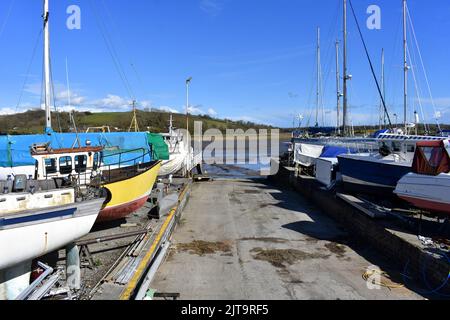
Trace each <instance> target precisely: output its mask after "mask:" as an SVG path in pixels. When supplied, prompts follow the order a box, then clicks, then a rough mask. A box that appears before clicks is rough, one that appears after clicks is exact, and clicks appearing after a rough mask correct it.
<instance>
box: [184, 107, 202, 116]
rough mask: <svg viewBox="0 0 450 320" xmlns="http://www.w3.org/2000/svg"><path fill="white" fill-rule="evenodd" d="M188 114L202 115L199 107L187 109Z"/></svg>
mask: <svg viewBox="0 0 450 320" xmlns="http://www.w3.org/2000/svg"><path fill="white" fill-rule="evenodd" d="M188 112H189V113H190V114H195V115H197V114H203V110H202V109H201V108H199V106H195V107H189V108H188Z"/></svg>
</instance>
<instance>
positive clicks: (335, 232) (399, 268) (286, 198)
mask: <svg viewBox="0 0 450 320" xmlns="http://www.w3.org/2000/svg"><path fill="white" fill-rule="evenodd" d="M250 181H251V182H252V183H259V184H261V186H260V189H261V190H262V191H263V190H267V191H269V193H270V195H271V196H272V197H273V198H274V199H276V200H278V201H279V202H278V204H276V205H274V206H277V207H280V208H283V209H288V210H293V211H298V212H302V213H303V214H306V215H308V216H309V217H310V218H311V220H312V221H298V222H294V223H289V224H286V225H283V226H282V228H285V229H288V230H291V231H295V232H298V233H300V234H303V235H306V236H308V237H310V238H312V239H316V240H323V241H329V242H332V243H334V244H339V245H345V246H347V247H349V248H350V249H352V250H353V251H355V252H356V253H357V254H358V255H360V256H361V257H363V258H364V259H365V260H367V261H368V262H369V263H368V267H369V265H374V266H378V267H379V268H380V269H381V270H383V271H384V272H386V274H387V275H388V276H389V278H390V279H391V280H392V281H394V282H396V283H401V284H404V285H405V287H406V288H407V289H409V290H411V291H414V292H416V293H417V294H419V295H421V296H423V297H425V298H427V299H450V295H449V296H447V295H446V294H443V293H437V292H436V291H435V290H433V289H434V288H430V286H429V285H428V284H426V283H425V281H424V279H421V278H420V275H415V276H411V275H412V272H411V270H409V269H408V265H399V264H398V263H395V262H393V261H392V260H390V259H389V258H387V257H385V256H383V255H381V254H380V253H378V251H376V249H375V248H374V247H372V246H371V245H369V244H367V243H366V242H365V241H364V240H362V239H359V238H356V237H354V236H352V235H351V234H349V233H348V232H347V231H345V227H344V226H342V225H340V224H339V223H338V222H336V221H335V220H333V219H332V218H331V217H329V216H328V215H326V214H324V213H323V212H322V211H321V210H320V209H318V208H317V207H315V206H314V205H313V204H312V203H311V202H310V201H308V200H307V199H306V198H305V197H304V196H302V195H300V194H299V193H297V192H296V191H295V190H293V189H292V188H291V187H289V186H282V185H280V184H277V183H274V182H271V181H269V180H260V179H256V180H252V179H250ZM274 190H279V191H280V192H274ZM293 200H294V201H293ZM360 276H361V277H362V274H361V275H360ZM362 281H363V280H362ZM435 288H438V287H435Z"/></svg>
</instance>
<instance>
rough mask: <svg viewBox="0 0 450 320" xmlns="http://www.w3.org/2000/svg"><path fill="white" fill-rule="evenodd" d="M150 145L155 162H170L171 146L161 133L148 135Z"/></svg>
mask: <svg viewBox="0 0 450 320" xmlns="http://www.w3.org/2000/svg"><path fill="white" fill-rule="evenodd" d="M147 136H148V143H149V144H150V145H151V146H152V154H153V158H154V160H169V159H170V154H169V146H168V145H167V143H165V141H164V138H163V136H162V135H161V134H159V133H147Z"/></svg>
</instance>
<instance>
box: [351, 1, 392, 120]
mask: <svg viewBox="0 0 450 320" xmlns="http://www.w3.org/2000/svg"><path fill="white" fill-rule="evenodd" d="M349 3H350V8H351V10H352V13H353V18H354V19H355V22H356V26H357V27H358V32H359V35H360V37H361V41H362V43H363V45H364V50H365V52H366V56H367V59H368V61H369V65H370V69H371V71H372V76H373V78H374V80H375V83H376V85H377V89H378V93H379V95H380V97H381V100H382V102H383V108H384V112H385V113H386V116H387V119H388V122H389V127H390V128H391V129H392V122H391V117H390V116H389V112H388V110H387V107H386V103H385V101H384V97H383V94H382V92H381V88H380V84H379V82H378V79H377V76H376V74H375V70H374V68H373V64H372V60H371V58H370V55H369V51H368V49H367V45H366V41H365V40H364V37H363V34H362V31H361V27H360V26H359V22H358V19H357V17H356V13H355V10H354V9H353V3H352V1H351V0H349Z"/></svg>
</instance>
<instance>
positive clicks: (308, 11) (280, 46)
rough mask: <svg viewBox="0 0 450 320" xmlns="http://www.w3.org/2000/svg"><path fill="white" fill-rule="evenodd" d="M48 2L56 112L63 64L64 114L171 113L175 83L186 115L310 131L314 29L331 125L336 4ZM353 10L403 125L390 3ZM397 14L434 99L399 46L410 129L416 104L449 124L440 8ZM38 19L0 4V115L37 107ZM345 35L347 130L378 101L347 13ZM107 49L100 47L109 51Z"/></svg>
mask: <svg viewBox="0 0 450 320" xmlns="http://www.w3.org/2000/svg"><path fill="white" fill-rule="evenodd" d="M50 1H51V2H50V8H51V50H52V67H53V79H54V85H55V95H56V102H57V105H58V106H59V107H60V108H61V109H64V108H68V106H67V92H68V90H67V86H66V67H65V65H66V59H67V61H68V66H69V78H70V87H71V92H70V93H71V98H72V99H71V100H72V108H73V109H77V110H91V111H104V110H110V111H123V110H129V109H130V106H129V105H128V104H129V102H130V100H131V99H132V97H135V98H136V99H137V100H138V103H139V105H140V106H141V107H142V108H143V107H152V108H158V109H163V110H173V111H178V112H181V111H182V110H183V109H184V107H185V85H184V81H185V79H186V78H187V77H188V76H192V77H193V82H192V86H191V105H192V112H193V113H203V114H207V113H209V114H211V115H214V116H217V117H220V118H225V117H226V118H230V119H242V120H249V121H255V122H260V123H269V124H273V125H276V126H283V127H287V126H291V125H292V118H293V115H294V114H303V115H304V117H305V120H304V123H306V121H307V120H308V119H310V123H311V124H313V123H314V111H313V110H314V108H315V82H316V76H315V68H316V62H315V60H316V58H315V56H316V28H317V27H321V35H322V41H321V42H322V70H323V95H324V96H323V101H324V111H323V113H322V112H321V117H320V119H319V120H320V121H319V122H320V123H322V118H323V122H324V124H327V125H330V124H334V123H335V120H334V119H335V104H336V102H335V100H336V99H335V76H334V74H335V62H334V59H335V57H334V42H335V39H336V38H337V37H339V39H341V29H342V25H341V15H342V9H341V6H342V4H341V2H342V1H341V0H127V1H125V0H95V1H92V0H58V1H55V0H50ZM353 2H354V7H355V10H356V14H357V16H358V19H359V21H360V23H361V25H362V27H363V29H362V30H363V33H364V36H365V39H366V42H367V44H368V48H369V51H370V54H371V56H372V59H373V62H374V67H375V69H376V71H377V72H380V68H381V66H380V56H381V48H384V49H385V50H386V67H385V68H386V82H387V85H386V86H387V90H386V101H387V104H388V107H389V110H390V112H391V114H394V113H398V114H399V115H400V114H403V112H402V99H403V98H402V94H403V80H402V47H401V40H402V38H401V22H402V15H401V9H402V6H401V0H370V1H366V0H353ZM408 3H409V10H410V13H411V18H412V21H413V23H414V30H415V34H416V37H417V41H418V43H419V46H420V50H421V55H422V57H423V61H424V65H425V68H426V71H427V76H428V79H429V83H430V87H431V93H432V96H433V97H434V108H433V104H432V100H431V99H430V95H429V94H428V89H427V85H426V81H425V78H424V73H423V72H422V67H421V64H420V63H419V59H418V50H417V49H416V46H415V44H414V40H413V38H412V37H410V43H409V50H410V52H411V57H412V58H413V57H415V60H414V61H412V62H411V65H412V67H413V69H414V70H415V76H416V82H417V86H418V88H419V90H420V92H421V94H420V95H417V94H416V90H415V87H416V85H415V82H414V78H413V76H412V73H411V76H410V88H409V89H410V101H409V103H410V115H409V116H410V120H412V112H413V110H414V109H416V110H418V112H419V113H422V112H421V110H420V108H419V98H420V102H421V104H422V110H423V114H424V116H425V118H426V119H427V120H428V121H433V117H434V115H435V112H436V111H438V112H439V113H440V115H441V119H440V122H442V123H450V91H449V89H450V88H449V85H448V83H449V82H448V80H447V77H448V75H449V74H450V62H449V61H448V56H447V53H448V52H450V41H448V37H449V35H448V34H449V30H450V19H448V16H449V15H450V2H449V1H448V0H432V1H423V0H409V2H408ZM372 4H375V5H378V6H379V7H380V8H381V23H382V24H381V30H369V29H367V28H366V27H365V25H366V19H367V18H368V17H369V15H368V14H367V13H366V10H367V8H368V6H369V5H372ZM70 5H78V6H79V7H80V8H81V30H68V29H67V27H66V20H67V18H68V17H69V15H68V14H67V13H66V9H67V7H68V6H70ZM41 11H42V1H41V0H3V1H1V2H0V44H1V48H2V50H1V51H0V63H1V66H0V70H2V77H1V78H0V114H6V113H14V112H21V111H24V110H27V109H30V108H36V107H39V105H40V99H41V98H40V96H41V94H40V92H41V87H40V85H41V79H42V43H41V42H42V41H41V42H37V41H38V36H39V32H40V28H41V26H42V22H41ZM348 28H349V39H348V40H349V57H348V61H349V71H350V73H351V74H352V75H353V79H352V80H351V84H350V87H349V103H350V112H351V119H352V122H353V123H354V124H369V123H376V122H377V121H378V105H379V98H378V95H377V91H376V87H375V85H374V81H373V79H372V76H371V74H370V69H369V65H368V62H367V60H366V58H365V55H364V51H363V47H362V44H361V41H360V39H359V35H358V33H357V29H356V26H355V23H354V20H353V18H352V16H351V12H350V11H349V26H348ZM409 33H410V36H411V33H412V32H411V30H410V32H409ZM105 38H106V39H107V40H106V41H105V40H104V39H105ZM107 42H108V43H112V47H111V46H110V49H108V46H107V44H106V43H107ZM36 43H38V47H37V51H36V53H35V54H34V57H33V59H32V60H31V58H32V56H33V48H34V47H35V44H36ZM111 48H112V49H111ZM110 50H112V51H114V52H115V54H113V55H114V56H115V57H117V58H118V60H117V61H119V62H116V63H119V64H120V65H121V68H120V69H122V70H123V73H124V74H125V77H126V79H127V80H126V81H128V82H129V87H131V90H128V89H127V88H126V85H125V84H124V81H123V80H122V77H121V76H120V72H118V70H117V68H116V67H115V62H114V61H115V60H114V59H113V58H112V56H111V54H110ZM30 60H31V61H32V63H31V68H30V72H29V73H27V71H28V70H27V69H28V66H29V64H30ZM24 83H25V86H24ZM22 88H24V90H22ZM19 102H20V103H19ZM311 115H312V117H311ZM322 115H323V116H322ZM399 121H400V119H399Z"/></svg>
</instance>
